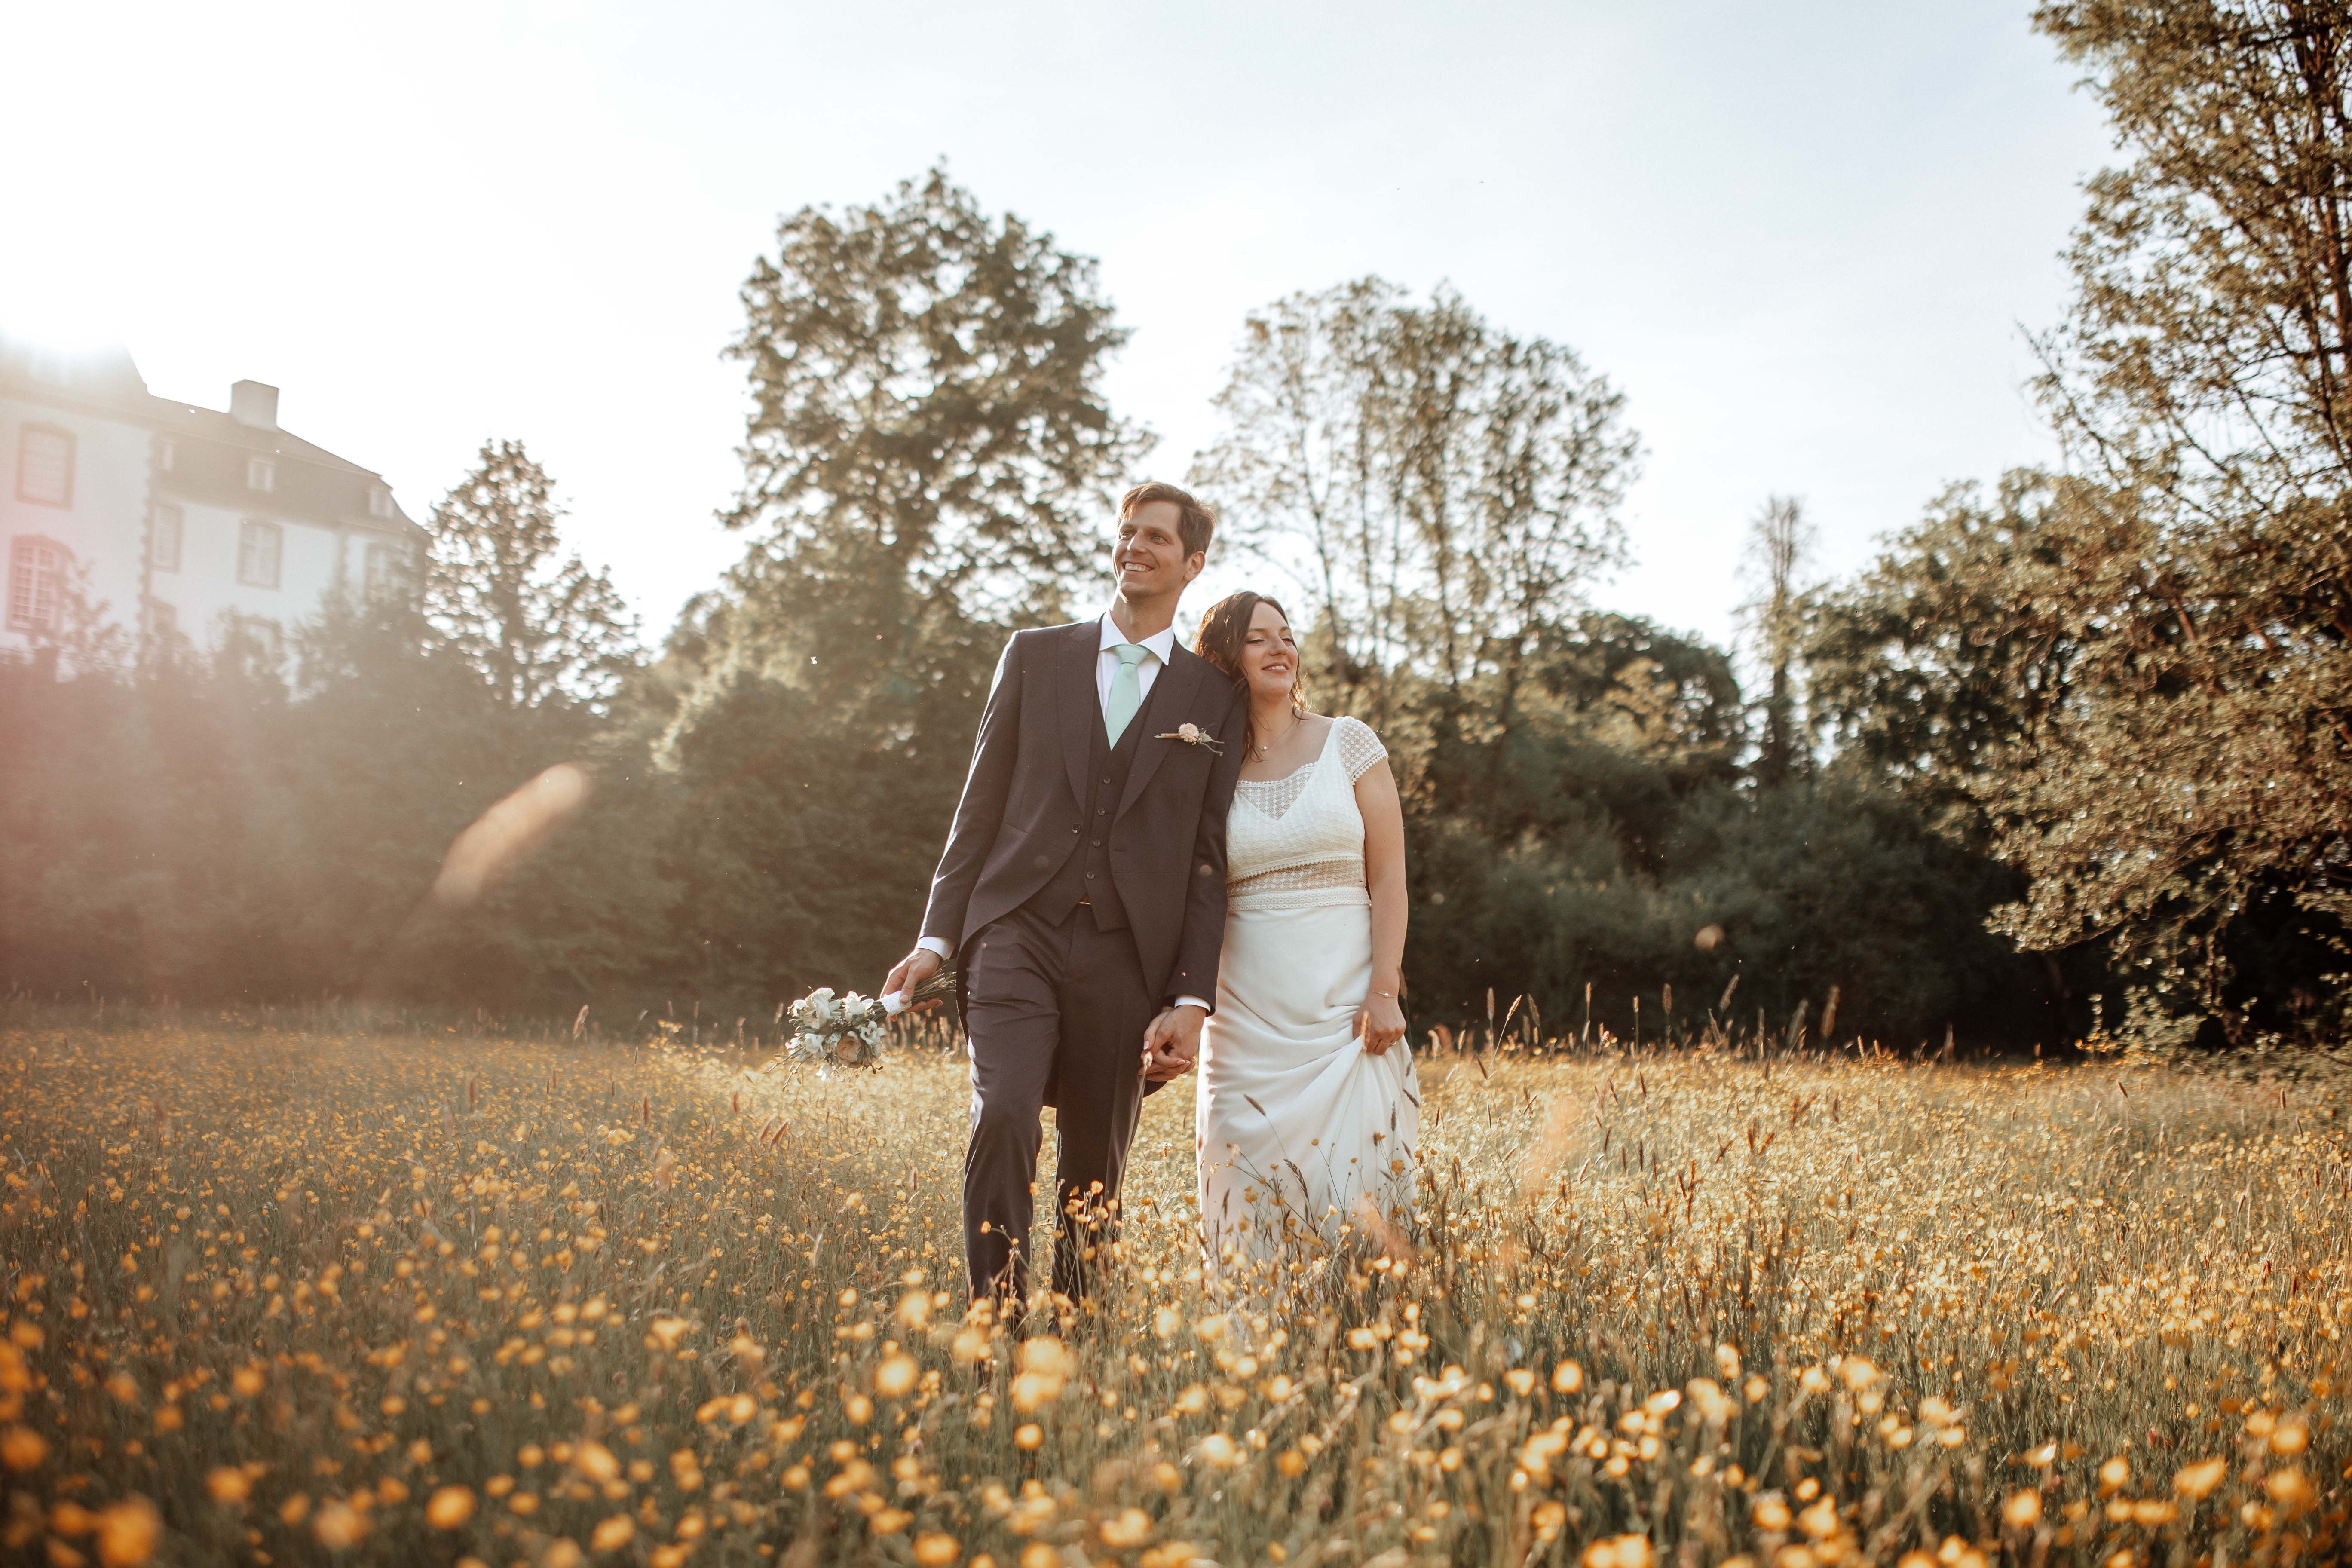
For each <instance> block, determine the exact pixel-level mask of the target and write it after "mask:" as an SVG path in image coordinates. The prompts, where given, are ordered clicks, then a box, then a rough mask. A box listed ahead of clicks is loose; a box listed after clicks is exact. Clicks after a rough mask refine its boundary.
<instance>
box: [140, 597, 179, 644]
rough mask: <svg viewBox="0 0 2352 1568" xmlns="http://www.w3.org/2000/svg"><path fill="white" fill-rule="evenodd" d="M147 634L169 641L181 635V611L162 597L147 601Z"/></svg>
mask: <svg viewBox="0 0 2352 1568" xmlns="http://www.w3.org/2000/svg"><path fill="white" fill-rule="evenodd" d="M147 635H148V636H150V637H154V638H155V639H156V640H158V641H159V642H169V641H170V640H171V639H172V638H173V637H178V636H179V635H180V612H179V611H177V610H175V609H173V607H172V606H171V605H167V604H165V603H163V600H161V599H150V600H148V601H147Z"/></svg>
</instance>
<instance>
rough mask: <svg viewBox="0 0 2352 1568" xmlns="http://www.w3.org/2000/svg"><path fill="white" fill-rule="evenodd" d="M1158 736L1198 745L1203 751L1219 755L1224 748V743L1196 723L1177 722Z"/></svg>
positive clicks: (1164, 739)
mask: <svg viewBox="0 0 2352 1568" xmlns="http://www.w3.org/2000/svg"><path fill="white" fill-rule="evenodd" d="M1158 738H1159V739H1160V740H1162V741H1181V742H1183V743H1184V744H1186V745H1188V746H1199V747H1201V748H1202V749H1203V750H1204V751H1208V752H1214V753H1216V754H1218V755H1221V756H1222V755H1223V753H1224V750H1225V743H1224V742H1223V741H1220V740H1218V739H1217V738H1216V737H1215V736H1214V735H1212V734H1210V733H1209V732H1208V731H1206V730H1203V729H1202V728H1201V726H1199V725H1198V724H1179V725H1177V726H1176V728H1174V729H1173V730H1171V731H1167V732H1166V733H1165V734H1162V735H1160V737H1158Z"/></svg>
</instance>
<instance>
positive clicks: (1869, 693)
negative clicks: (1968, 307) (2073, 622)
mask: <svg viewBox="0 0 2352 1568" xmlns="http://www.w3.org/2000/svg"><path fill="white" fill-rule="evenodd" d="M2053 490H2054V482H2053V479H2052V478H2051V476H2049V475H2046V474H2042V473H2040V472H2037V471H2035V470H2033V469H2026V468H2021V469H2017V470H2014V471H2012V472H2011V473H2009V474H2007V475H2004V476H2003V477H2002V479H2001V481H2000V486H1999V488H1998V489H1997V490H1996V491H1995V492H1994V493H1993V494H1992V495H1990V496H1988V495H1986V494H1985V492H1984V490H1983V489H1982V487H1980V486H1978V485H1975V484H1956V485H1954V486H1952V487H1951V488H1950V489H1947V490H1946V491H1945V492H1944V493H1943V495H1941V496H1940V497H1938V498H1937V500H1935V501H1934V502H1933V503H1932V504H1930V505H1929V506H1928V508H1927V515H1926V516H1925V517H1924V518H1922V519H1921V520H1920V521H1918V522H1917V523H1916V524H1914V525H1913V526H1911V527H1910V528H1908V529H1906V530H1904V531H1901V532H1899V533H1897V534H1895V536H1894V537H1893V538H1891V539H1890V540H1888V541H1887V542H1886V546H1885V549H1884V550H1883V551H1882V552H1880V554H1879V557H1878V559H1877V561H1876V562H1875V563H1874V564H1872V565H1871V566H1870V567H1869V568H1868V569H1866V570H1865V571H1864V572H1862V573H1861V574H1858V575H1857V576H1855V577H1854V578H1853V580H1852V581H1850V582H1847V583H1843V584H1839V585H1837V586H1836V587H1834V588H1832V589H1829V590H1827V591H1825V592H1823V593H1822V594H1821V595H1819V596H1818V597H1816V598H1815V600H1814V601H1813V602H1812V604H1811V606H1810V609H1809V611H1808V613H1807V615H1806V616H1805V625H1804V626H1803V628H1802V634H1803V639H1804V640H1803V646H1802V648H1801V658H1802V662H1803V665H1804V668H1805V681H1806V700H1807V705H1808V709H1809V716H1810V718H1811V720H1812V721H1813V723H1814V724H1815V725H1816V726H1817V727H1818V729H1819V731H1820V732H1821V733H1822V737H1823V738H1824V739H1825V740H1826V741H1827V742H1829V744H1830V746H1831V748H1832V752H1834V754H1835V755H1836V757H1837V758H1838V760H1839V763H1841V764H1843V766H1845V767H1846V768H1847V770H1848V771H1859V772H1861V773H1864V774H1866V775H1868V776H1871V777H1875V778H1880V779H1884V780H1885V781H1887V782H1888V783H1890V784H1893V785H1894V786H1895V788H1896V789H1898V790H1900V791H1901V792H1902V793H1904V794H1906V795H1909V796H1910V797H1911V798H1912V799H1914V800H1915V801H1916V802H1917V803H1918V804H1919V805H1921V806H1922V807H1923V808H1924V809H1926V810H1927V813H1928V816H1929V817H1930V819H1931V820H1932V821H1934V822H1935V823H1936V824H1937V826H1938V827H1939V829H1940V830H1941V831H1943V832H1944V833H1945V834H1946V835H1947V837H1950V838H1951V839H1952V840H1953V841H1954V842H1956V843H1958V844H1960V845H1962V846H1964V847H1968V848H1970V849H1974V850H1979V851H1984V850H1989V849H1990V847H1991V845H1992V840H1993V825H1992V822H1991V819H1990V817H1989V816H1987V815H1986V810H1985V804H1986V799H1987V797H1988V795H1989V793H1990V785H1991V784H1992V781H1993V780H1995V779H1996V778H1997V777H1998V776H1999V775H2000V773H2002V772H2003V771H2004V770H2006V769H2007V768H2008V767H2009V766H2010V765H2011V763H2012V762H2013V761H2014V760H2015V759H2016V758H2017V757H2018V756H2019V755H2021V754H2022V753H2023V752H2025V751H2026V750H2028V749H2030V748H2031V746H2032V744H2033V743H2034V742H2035V741H2036V740H2037V738H2038V737H2040V736H2042V734H2043V733H2045V732H2046V731H2047V729H2048V726H2049V725H2050V724H2051V723H2052V722H2053V720H2054V719H2055V718H2056V716H2057V714H2058V713H2059V711H2060V710H2061V709H2062V707H2063V705H2064V703H2065V702H2066V700H2067V698H2068V694H2069V692H2070V691H2071V690H2072V689H2073V684H2074V678H2073V670H2074V660H2075V656H2076V648H2075V645H2074V642H2073V640H2072V639H2070V638H2069V637H2066V636H2065V635H2064V633H2063V628H2061V627H2060V626H2057V625H2055V624H2054V623H2052V622H2050V621H2048V620H2046V619H2044V618H2042V617H2041V616H2038V615H2037V613H2036V610H2035V606H2034V605H2033V603H2032V599H2031V597H2030V596H2029V595H2026V594H2025V591H2024V589H2025V582H2026V577H2027V574H2029V573H2038V572H2040V571H2042V570H2045V569H2047V568H2049V567H2050V566H2052V565H2054V564H2055V562H2056V553H2055V552H2056V551H2057V549H2058V538H2057V530H2056V529H2055V528H2054V527H2053V523H2052V520H2051V508H2052V505H2053Z"/></svg>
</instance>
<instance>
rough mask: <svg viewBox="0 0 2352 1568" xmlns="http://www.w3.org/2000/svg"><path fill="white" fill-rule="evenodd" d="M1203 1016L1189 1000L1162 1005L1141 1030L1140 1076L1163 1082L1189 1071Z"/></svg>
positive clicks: (1198, 1044)
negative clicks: (1181, 1004) (1176, 1004)
mask: <svg viewBox="0 0 2352 1568" xmlns="http://www.w3.org/2000/svg"><path fill="white" fill-rule="evenodd" d="M1207 1017H1208V1014H1206V1013H1204V1012H1202V1010H1201V1009H1200V1008H1198V1007H1195V1006H1192V1005H1191V1004H1189V1003H1188V1004H1186V1005H1183V1006H1181V1007H1162V1008H1161V1009H1160V1014H1159V1016H1157V1017H1155V1018H1153V1019H1152V1020H1151V1022H1150V1024H1149V1025H1147V1026H1145V1027H1144V1030H1143V1076H1144V1077H1145V1078H1146V1079H1150V1081H1151V1082H1153V1083H1166V1082H1167V1081H1169V1080H1170V1079H1178V1078H1181V1077H1183V1076H1184V1075H1185V1074H1186V1073H1188V1072H1191V1071H1192V1062H1193V1058H1196V1057H1198V1056H1199V1055H1200V1054H1201V1024H1202V1020H1203V1019H1205V1018H1207Z"/></svg>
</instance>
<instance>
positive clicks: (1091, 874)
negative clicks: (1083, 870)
mask: <svg viewBox="0 0 2352 1568" xmlns="http://www.w3.org/2000/svg"><path fill="white" fill-rule="evenodd" d="M1094 879H1095V874H1094V873H1093V872H1092V871H1089V872H1087V881H1089V882H1091V881H1093V880H1094Z"/></svg>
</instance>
